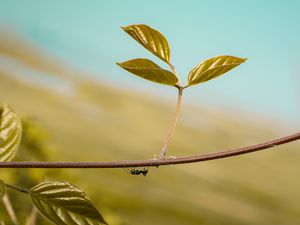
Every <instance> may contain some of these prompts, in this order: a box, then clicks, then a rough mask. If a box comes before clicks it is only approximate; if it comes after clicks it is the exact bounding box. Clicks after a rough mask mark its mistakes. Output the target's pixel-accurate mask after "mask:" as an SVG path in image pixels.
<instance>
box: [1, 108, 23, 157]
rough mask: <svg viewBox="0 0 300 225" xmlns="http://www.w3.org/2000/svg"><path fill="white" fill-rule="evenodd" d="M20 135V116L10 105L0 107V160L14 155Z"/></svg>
mask: <svg viewBox="0 0 300 225" xmlns="http://www.w3.org/2000/svg"><path fill="white" fill-rule="evenodd" d="M21 136H22V123H21V120H20V118H19V117H18V116H17V115H16V113H15V112H14V111H13V110H12V108H11V107H10V106H8V105H4V106H3V107H0V162H5V161H10V160H11V159H12V158H13V157H14V156H15V154H16V151H17V149H18V147H19V144H20V141H21Z"/></svg>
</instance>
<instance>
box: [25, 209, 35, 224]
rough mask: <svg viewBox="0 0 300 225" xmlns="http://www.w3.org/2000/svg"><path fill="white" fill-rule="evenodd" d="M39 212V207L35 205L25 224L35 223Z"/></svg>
mask: <svg viewBox="0 0 300 225" xmlns="http://www.w3.org/2000/svg"><path fill="white" fill-rule="evenodd" d="M37 214H38V211H37V209H36V208H35V207H33V208H32V210H31V213H30V216H29V217H28V218H27V220H26V224H25V225H35V224H36V217H37Z"/></svg>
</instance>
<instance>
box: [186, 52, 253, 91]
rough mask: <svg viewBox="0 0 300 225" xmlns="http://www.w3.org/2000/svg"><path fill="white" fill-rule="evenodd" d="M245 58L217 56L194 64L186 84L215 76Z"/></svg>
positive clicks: (201, 81) (196, 82)
mask: <svg viewBox="0 0 300 225" xmlns="http://www.w3.org/2000/svg"><path fill="white" fill-rule="evenodd" d="M246 60H247V59H245V58H238V57H234V56H227V55H224V56H217V57H214V58H211V59H208V60H205V61H204V62H202V63H200V64H199V65H198V66H196V67H195V68H194V69H193V70H192V71H191V72H190V73H189V76H188V86H192V85H196V84H199V83H203V82H206V81H209V80H211V79H213V78H216V77H218V76H220V75H222V74H224V73H226V72H228V71H229V70H231V69H233V68H234V67H236V66H238V65H240V64H241V63H243V62H245V61H246Z"/></svg>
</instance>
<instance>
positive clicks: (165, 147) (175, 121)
mask: <svg viewBox="0 0 300 225" xmlns="http://www.w3.org/2000/svg"><path fill="white" fill-rule="evenodd" d="M182 92H183V89H182V88H181V87H180V86H179V87H178V99H177V106H176V113H175V118H174V120H173V122H172V125H171V128H170V130H169V133H168V136H167V138H166V141H165V144H164V146H163V147H162V149H161V151H160V153H159V158H160V159H163V158H165V156H166V153H167V150H168V147H169V145H170V143H171V141H172V137H173V135H174V131H175V127H176V125H177V122H178V118H179V113H180V109H181V101H182Z"/></svg>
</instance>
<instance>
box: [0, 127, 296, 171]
mask: <svg viewBox="0 0 300 225" xmlns="http://www.w3.org/2000/svg"><path fill="white" fill-rule="evenodd" d="M299 139H300V132H298V133H295V134H292V135H289V136H285V137H282V138H278V139H275V140H272V141H268V142H264V143H261V144H256V145H251V146H248V147H243V148H237V149H232V150H225V151H220V152H214V153H208V154H203V155H196V156H185V157H178V158H170V159H168V158H167V159H148V160H126V161H112V162H38V161H28V162H0V168H124V167H146V166H148V167H150V166H156V167H157V166H161V165H172V164H185V163H196V162H201V161H209V160H214V159H221V158H227V157H233V156H237V155H243V154H247V153H251V152H255V151H260V150H263V149H269V148H272V147H275V146H279V145H283V144H286V143H289V142H293V141H296V140H299Z"/></svg>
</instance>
